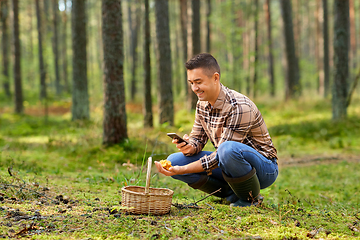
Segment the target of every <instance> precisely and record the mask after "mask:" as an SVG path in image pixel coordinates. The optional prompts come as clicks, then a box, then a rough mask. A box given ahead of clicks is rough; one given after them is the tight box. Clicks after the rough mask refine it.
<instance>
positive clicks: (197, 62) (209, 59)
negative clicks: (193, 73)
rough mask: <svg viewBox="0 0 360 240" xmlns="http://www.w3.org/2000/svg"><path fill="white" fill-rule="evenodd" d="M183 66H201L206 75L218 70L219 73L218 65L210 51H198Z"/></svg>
mask: <svg viewBox="0 0 360 240" xmlns="http://www.w3.org/2000/svg"><path fill="white" fill-rule="evenodd" d="M185 67H186V69H188V70H193V69H196V68H203V69H204V70H205V74H206V75H208V76H212V75H213V74H214V73H215V72H218V73H219V75H220V66H219V64H218V62H217V61H216V59H215V58H214V57H213V56H212V55H211V54H210V53H200V54H197V55H195V56H194V57H192V58H191V59H190V60H189V61H187V62H186V63H185Z"/></svg>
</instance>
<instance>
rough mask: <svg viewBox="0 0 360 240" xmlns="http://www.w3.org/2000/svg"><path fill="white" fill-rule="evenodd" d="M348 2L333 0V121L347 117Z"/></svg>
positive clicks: (345, 0)
mask: <svg viewBox="0 0 360 240" xmlns="http://www.w3.org/2000/svg"><path fill="white" fill-rule="evenodd" d="M348 54H349V0H334V68H335V74H334V84H333V96H332V113H333V119H334V120H342V119H345V118H346V117H347V106H346V98H347V95H348V83H349V82H348V78H349V56H348Z"/></svg>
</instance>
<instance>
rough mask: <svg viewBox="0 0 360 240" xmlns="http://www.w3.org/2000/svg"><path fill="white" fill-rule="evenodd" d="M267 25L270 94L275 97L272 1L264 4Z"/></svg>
mask: <svg viewBox="0 0 360 240" xmlns="http://www.w3.org/2000/svg"><path fill="white" fill-rule="evenodd" d="M264 8H265V15H266V23H267V36H268V48H269V68H268V69H269V77H270V94H271V96H272V97H274V96H275V78H274V57H273V51H272V49H273V43H272V35H271V33H272V31H271V30H272V28H271V10H270V0H266V1H265V4H264Z"/></svg>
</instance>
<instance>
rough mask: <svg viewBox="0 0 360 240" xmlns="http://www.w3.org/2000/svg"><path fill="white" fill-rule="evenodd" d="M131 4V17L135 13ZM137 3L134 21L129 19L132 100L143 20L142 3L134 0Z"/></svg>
mask: <svg viewBox="0 0 360 240" xmlns="http://www.w3.org/2000/svg"><path fill="white" fill-rule="evenodd" d="M128 4H129V18H131V16H132V15H133V12H132V10H131V5H130V2H129V3H128ZM133 4H135V12H134V13H135V18H134V19H133V20H134V22H133V21H129V29H130V38H131V41H130V47H131V60H132V61H131V88H130V97H131V100H135V95H136V92H137V87H136V70H137V61H138V51H137V46H138V33H139V30H140V21H141V12H140V6H139V5H140V3H139V1H135V2H133Z"/></svg>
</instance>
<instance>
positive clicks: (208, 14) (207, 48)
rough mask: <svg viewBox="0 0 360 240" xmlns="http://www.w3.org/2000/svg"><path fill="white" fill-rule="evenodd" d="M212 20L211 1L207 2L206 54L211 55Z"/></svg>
mask: <svg viewBox="0 0 360 240" xmlns="http://www.w3.org/2000/svg"><path fill="white" fill-rule="evenodd" d="M210 18H211V0H207V1H206V30H207V31H206V52H208V53H210V51H211V42H210V40H211V27H210Z"/></svg>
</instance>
